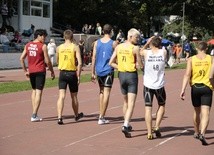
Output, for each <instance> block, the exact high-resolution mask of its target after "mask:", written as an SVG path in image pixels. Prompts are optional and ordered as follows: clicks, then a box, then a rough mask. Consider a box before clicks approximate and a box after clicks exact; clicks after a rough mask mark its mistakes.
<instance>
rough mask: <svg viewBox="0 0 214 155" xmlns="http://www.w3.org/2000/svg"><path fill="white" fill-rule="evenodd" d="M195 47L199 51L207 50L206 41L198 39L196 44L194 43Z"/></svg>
mask: <svg viewBox="0 0 214 155" xmlns="http://www.w3.org/2000/svg"><path fill="white" fill-rule="evenodd" d="M196 47H197V49H199V50H200V51H206V50H207V43H206V42H204V41H200V42H199V43H198V44H197V45H196Z"/></svg>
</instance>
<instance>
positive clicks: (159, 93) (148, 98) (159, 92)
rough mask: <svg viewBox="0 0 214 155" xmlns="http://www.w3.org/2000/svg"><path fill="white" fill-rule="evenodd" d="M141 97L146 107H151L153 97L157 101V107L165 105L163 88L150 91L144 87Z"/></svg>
mask: <svg viewBox="0 0 214 155" xmlns="http://www.w3.org/2000/svg"><path fill="white" fill-rule="evenodd" d="M143 95H144V101H145V104H146V106H150V107H152V102H153V97H154V95H155V97H156V99H157V101H158V105H165V102H166V92H165V89H164V87H162V88H160V89H150V88H147V87H145V86H144V90H143Z"/></svg>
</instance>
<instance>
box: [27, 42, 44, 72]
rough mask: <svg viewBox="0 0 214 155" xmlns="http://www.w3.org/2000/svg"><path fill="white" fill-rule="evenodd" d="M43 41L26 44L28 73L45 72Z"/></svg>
mask: <svg viewBox="0 0 214 155" xmlns="http://www.w3.org/2000/svg"><path fill="white" fill-rule="evenodd" d="M42 46H43V43H41V42H29V43H27V45H26V52H27V58H28V70H29V73H36V72H46V68H45V60H44V54H43V50H42Z"/></svg>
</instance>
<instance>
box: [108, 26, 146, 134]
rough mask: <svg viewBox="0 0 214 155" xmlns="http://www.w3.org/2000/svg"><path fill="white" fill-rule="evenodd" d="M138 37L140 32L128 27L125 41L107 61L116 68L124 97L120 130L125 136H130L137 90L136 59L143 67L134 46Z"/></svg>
mask: <svg viewBox="0 0 214 155" xmlns="http://www.w3.org/2000/svg"><path fill="white" fill-rule="evenodd" d="M139 38H140V32H139V31H137V30H136V29H134V28H132V29H130V30H129V31H128V37H127V41H125V42H124V43H122V44H119V45H118V46H117V47H116V48H115V51H114V53H113V55H112V57H111V59H110V61H109V64H110V65H111V66H112V67H114V68H115V69H118V77H119V80H120V86H121V92H122V94H123V98H124V105H123V113H124V124H123V126H122V132H123V133H124V135H125V137H126V138H130V137H131V133H130V131H131V130H132V127H131V125H130V124H129V122H130V119H131V117H132V113H133V110H134V106H135V100H136V97H137V91H138V73H137V67H136V60H137V63H138V65H139V66H140V67H141V68H143V64H142V62H141V56H140V53H139V47H138V46H136V44H137V43H138V41H139ZM116 60H117V61H116Z"/></svg>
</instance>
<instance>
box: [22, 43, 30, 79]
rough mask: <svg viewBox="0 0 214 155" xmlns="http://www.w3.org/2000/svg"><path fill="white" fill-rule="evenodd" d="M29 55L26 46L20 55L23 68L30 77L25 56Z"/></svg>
mask: <svg viewBox="0 0 214 155" xmlns="http://www.w3.org/2000/svg"><path fill="white" fill-rule="evenodd" d="M26 57H27V52H26V46H25V48H24V51H23V52H22V55H21V56H20V63H21V66H22V69H23V70H24V73H25V75H26V76H27V77H29V72H28V70H27V67H26V65H25V58H26Z"/></svg>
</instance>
